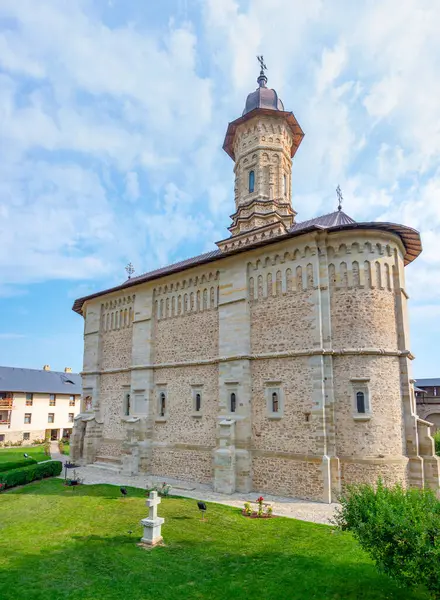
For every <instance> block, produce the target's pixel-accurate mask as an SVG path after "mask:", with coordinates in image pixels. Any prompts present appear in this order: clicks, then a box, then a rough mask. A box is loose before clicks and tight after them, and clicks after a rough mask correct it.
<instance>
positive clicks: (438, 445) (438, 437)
mask: <svg viewBox="0 0 440 600" xmlns="http://www.w3.org/2000/svg"><path fill="white" fill-rule="evenodd" d="M432 437H433V438H434V443H435V453H436V454H438V455H439V456H440V429H439V430H438V431H436V432H435V433H434V435H433V436H432Z"/></svg>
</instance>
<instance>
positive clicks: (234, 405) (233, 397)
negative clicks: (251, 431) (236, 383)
mask: <svg viewBox="0 0 440 600" xmlns="http://www.w3.org/2000/svg"><path fill="white" fill-rule="evenodd" d="M236 408H237V397H236V395H235V392H232V394H231V412H235V410H236Z"/></svg>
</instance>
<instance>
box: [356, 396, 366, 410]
mask: <svg viewBox="0 0 440 600" xmlns="http://www.w3.org/2000/svg"><path fill="white" fill-rule="evenodd" d="M356 409H357V411H358V413H365V394H364V392H357V394H356Z"/></svg>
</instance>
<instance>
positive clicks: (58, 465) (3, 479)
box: [0, 460, 63, 488]
mask: <svg viewBox="0 0 440 600" xmlns="http://www.w3.org/2000/svg"><path fill="white" fill-rule="evenodd" d="M62 469H63V464H62V462H61V461H59V460H52V461H48V462H45V463H40V464H36V465H31V466H29V467H22V468H21V469H12V471H6V472H4V473H0V487H2V488H11V487H14V486H16V485H24V484H26V483H30V482H31V481H35V480H36V479H43V478H44V477H53V476H54V475H59V474H60V473H61V471H62ZM2 484H3V485H2Z"/></svg>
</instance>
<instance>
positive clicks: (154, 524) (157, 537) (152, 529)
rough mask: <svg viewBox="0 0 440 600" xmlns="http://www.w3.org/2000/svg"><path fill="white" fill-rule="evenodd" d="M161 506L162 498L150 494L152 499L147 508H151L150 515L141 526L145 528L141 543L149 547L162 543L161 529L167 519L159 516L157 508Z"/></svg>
mask: <svg viewBox="0 0 440 600" xmlns="http://www.w3.org/2000/svg"><path fill="white" fill-rule="evenodd" d="M158 504H160V498H159V497H158V495H157V492H150V497H149V498H148V500H147V506H148V507H149V515H148V517H147V518H146V519H142V521H141V525H143V528H144V535H143V536H142V538H141V542H143V543H144V544H147V545H148V546H156V544H158V543H159V542H161V541H162V539H163V538H162V533H161V527H162V525H163V523H164V522H165V519H163V518H162V517H158V516H157V506H158Z"/></svg>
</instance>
